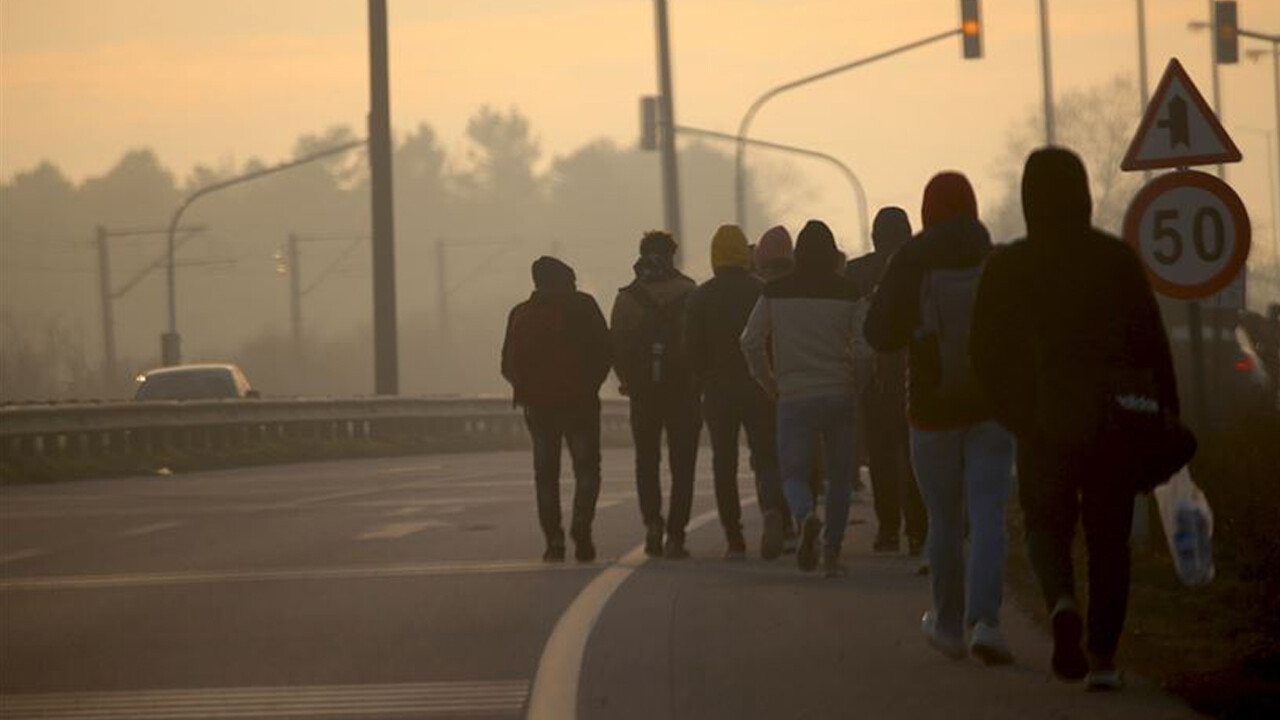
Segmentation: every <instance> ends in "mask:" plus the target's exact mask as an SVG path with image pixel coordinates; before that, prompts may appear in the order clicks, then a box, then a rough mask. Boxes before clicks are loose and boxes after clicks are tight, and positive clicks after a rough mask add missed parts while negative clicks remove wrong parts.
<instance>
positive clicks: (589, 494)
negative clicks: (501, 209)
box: [502, 257, 612, 562]
mask: <svg viewBox="0 0 1280 720" xmlns="http://www.w3.org/2000/svg"><path fill="white" fill-rule="evenodd" d="M533 284H534V288H535V289H534V291H533V294H532V295H531V296H530V297H529V299H528V300H526V301H524V302H522V303H520V304H519V305H516V306H515V308H513V309H512V310H511V314H510V316H508V318H507V333H506V338H505V339H504V340H503V343H502V376H503V377H505V378H506V379H507V381H508V382H510V383H511V385H512V387H513V388H514V390H515V396H514V400H515V404H516V405H519V406H522V407H523V408H524V418H525V425H526V426H527V427H528V428H529V436H530V438H531V439H532V441H533V475H534V484H535V486H536V488H537V501H538V522H539V524H540V525H541V526H542V534H543V536H544V537H545V538H546V542H547V546H546V552H545V553H544V554H543V556H542V559H543V560H546V561H548V562H557V561H562V560H564V552H565V546H564V529H563V527H562V526H561V518H560V443H561V440H563V441H564V444H566V445H568V446H569V455H570V457H572V458H573V478H574V492H573V518H572V521H571V524H570V531H569V534H570V536H571V537H572V538H573V542H574V557H576V558H577V560H578V561H579V562H591V561H592V560H594V559H595V557H596V548H595V543H594V541H593V540H592V537H591V523H592V520H593V519H594V517H595V511H596V499H597V498H598V497H599V496H600V397H599V393H600V386H601V385H602V384H604V381H605V378H607V377H608V376H609V365H610V363H611V360H612V347H611V344H610V341H609V329H608V327H606V326H605V323H604V315H603V313H601V312H600V307H599V306H598V305H597V304H596V301H595V299H594V298H592V297H591V296H590V295H588V294H586V293H584V292H579V291H578V290H577V288H576V278H575V276H574V273H573V269H572V268H570V267H569V266H568V265H566V264H565V263H563V262H561V261H559V260H557V259H555V258H552V257H541V258H538V259H537V260H536V261H534V263H533Z"/></svg>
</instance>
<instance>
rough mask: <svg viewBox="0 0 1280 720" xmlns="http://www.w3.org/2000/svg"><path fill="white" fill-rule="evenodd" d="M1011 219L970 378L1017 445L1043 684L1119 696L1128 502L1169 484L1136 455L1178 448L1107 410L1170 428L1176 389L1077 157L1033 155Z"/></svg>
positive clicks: (989, 271)
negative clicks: (1043, 646) (1013, 226)
mask: <svg viewBox="0 0 1280 720" xmlns="http://www.w3.org/2000/svg"><path fill="white" fill-rule="evenodd" d="M1022 210H1023V214H1024V215H1025V216H1026V221H1027V236H1026V238H1025V239H1021V240H1018V241H1016V242H1013V243H1011V244H1010V245H1008V246H1007V247H1004V248H1002V249H1000V250H999V251H997V252H996V253H994V254H993V255H992V256H991V259H990V261H989V262H988V263H987V268H986V271H985V273H984V274H983V277H982V283H981V285H980V286H979V288H978V297H977V304H976V307H975V309H974V317H973V336H972V343H973V345H972V357H973V369H974V372H975V374H976V375H977V377H978V380H979V382H981V383H982V385H983V387H985V388H986V390H987V392H988V393H989V396H990V398H991V401H992V403H993V406H994V409H995V412H996V417H998V418H999V419H1000V421H1001V422H1002V423H1004V424H1005V426H1006V427H1008V428H1010V429H1011V430H1012V431H1013V432H1014V434H1015V435H1016V436H1017V438H1018V452H1017V455H1018V459H1017V463H1018V499H1019V501H1020V502H1021V505H1022V512H1023V515H1024V517H1025V519H1026V528H1027V538H1026V541H1027V549H1028V554H1029V555H1030V558H1031V566H1032V569H1033V570H1035V574H1036V578H1037V579H1038V580H1039V583H1040V588H1041V590H1042V592H1043V594H1044V600H1045V603H1046V605H1047V607H1048V608H1049V610H1050V612H1051V613H1052V615H1051V617H1052V625H1053V655H1052V657H1051V661H1050V662H1051V664H1052V667H1053V671H1054V674H1055V675H1057V676H1058V678H1059V679H1061V680H1066V681H1079V680H1081V679H1084V680H1085V684H1086V686H1088V687H1092V688H1099V689H1114V688H1118V687H1119V686H1120V685H1121V677H1120V673H1119V671H1118V670H1117V669H1116V664H1115V653H1116V648H1117V647H1118V646H1119V642H1120V636H1121V632H1122V630H1123V629H1124V619H1125V613H1126V610H1127V606H1128V602H1129V599H1128V593H1129V533H1130V528H1131V523H1132V521H1133V504H1134V502H1133V501H1134V495H1135V493H1136V492H1138V491H1143V490H1149V489H1150V487H1149V485H1153V484H1155V483H1158V482H1161V481H1163V480H1165V479H1167V478H1168V475H1167V474H1166V475H1164V477H1159V476H1158V475H1155V476H1151V477H1148V478H1147V480H1146V482H1147V484H1148V486H1147V487H1145V488H1144V487H1143V486H1142V483H1143V480H1142V476H1143V474H1144V473H1143V472H1142V468H1141V467H1135V466H1134V463H1133V455H1134V453H1135V452H1136V453H1138V454H1139V457H1140V459H1141V458H1142V456H1145V455H1146V453H1149V452H1154V453H1157V455H1156V456H1155V457H1156V458H1157V459H1159V458H1160V455H1162V454H1163V453H1166V452H1171V451H1174V452H1176V451H1178V449H1179V446H1180V443H1179V442H1178V441H1177V438H1176V437H1175V438H1171V440H1172V441H1166V442H1150V441H1144V440H1140V439H1138V438H1141V437H1142V435H1139V434H1138V432H1140V426H1138V425H1135V424H1131V422H1132V421H1133V420H1134V419H1135V418H1134V417H1132V416H1137V415H1140V414H1145V413H1127V412H1118V411H1120V410H1122V408H1123V405H1124V398H1126V397H1134V396H1138V397H1141V398H1142V400H1143V402H1142V403H1141V405H1143V406H1147V407H1150V408H1152V412H1151V415H1152V419H1153V420H1159V419H1160V417H1159V415H1158V414H1157V412H1158V413H1162V414H1163V415H1164V416H1165V418H1166V419H1176V418H1177V417H1178V413H1179V409H1180V408H1179V401H1178V386H1177V381H1176V378H1175V376H1174V370H1173V361H1172V358H1171V355H1170V352H1169V341H1168V338H1167V337H1166V336H1165V331H1164V325H1163V324H1162V322H1161V319H1160V308H1159V306H1158V305H1157V304H1156V299H1155V296H1154V295H1153V294H1152V292H1151V287H1150V285H1149V283H1148V282H1147V278H1146V274H1145V272H1144V271H1143V269H1142V264H1141V261H1140V260H1139V259H1138V257H1137V255H1136V254H1135V253H1134V252H1133V251H1132V250H1131V249H1130V248H1129V247H1128V246H1127V245H1125V244H1124V243H1123V242H1121V241H1120V240H1119V239H1117V238H1116V237H1114V236H1112V235H1110V234H1108V233H1105V232H1102V231H1101V230H1098V229H1096V228H1094V227H1092V225H1091V215H1092V212H1093V202H1092V199H1091V198H1090V195H1089V178H1088V174H1087V173H1086V171H1085V168H1084V164H1083V163H1081V162H1080V158H1079V157H1077V156H1076V155H1075V153H1073V152H1071V151H1070V150H1067V149H1065V148H1053V147H1050V148H1042V149H1040V150H1036V151H1035V152H1033V153H1031V155H1030V156H1029V157H1028V158H1027V163H1026V168H1025V170H1024V171H1023V175H1022ZM1142 386H1145V387H1142ZM1126 415H1128V416H1130V417H1128V418H1127V419H1126V418H1125V416H1126ZM1115 421H1120V423H1121V424H1119V425H1116V424H1114V422H1115ZM1143 424H1145V423H1143ZM1108 438H1109V439H1110V441H1108ZM1184 442H1185V440H1184ZM1191 442H1192V446H1191V448H1190V451H1191V452H1194V440H1192V441H1191ZM1185 450H1186V448H1185V446H1183V451H1184V452H1185ZM1188 457H1189V456H1188ZM1186 459H1188V458H1186V457H1184V458H1180V459H1175V460H1174V461H1173V462H1172V466H1176V467H1181V464H1182V463H1185V461H1186ZM1143 464H1145V463H1143ZM1176 467H1175V469H1176ZM1165 470H1166V471H1168V472H1169V473H1172V471H1170V470H1168V467H1165ZM1077 524H1080V525H1083V528H1084V538H1085V547H1086V549H1087V552H1088V557H1089V584H1088V586H1089V590H1088V593H1089V604H1088V627H1087V630H1088V637H1087V639H1086V640H1085V646H1084V648H1082V647H1081V640H1082V639H1083V638H1082V635H1083V634H1084V631H1085V627H1084V621H1083V619H1082V617H1081V611H1080V607H1079V605H1078V604H1077V599H1076V579H1075V568H1074V566H1073V563H1072V557H1071V556H1072V546H1073V545H1074V544H1075V537H1076V526H1077ZM1086 652H1087V655H1086Z"/></svg>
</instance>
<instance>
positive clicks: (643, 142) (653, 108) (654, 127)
mask: <svg viewBox="0 0 1280 720" xmlns="http://www.w3.org/2000/svg"><path fill="white" fill-rule="evenodd" d="M640 149H641V150H657V149H658V98H657V96H655V95H646V96H644V97H642V98H640Z"/></svg>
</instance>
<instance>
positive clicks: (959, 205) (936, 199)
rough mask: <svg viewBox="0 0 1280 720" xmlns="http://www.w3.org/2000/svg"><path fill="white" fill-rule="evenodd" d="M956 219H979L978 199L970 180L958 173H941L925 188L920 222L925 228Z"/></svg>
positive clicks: (930, 180)
mask: <svg viewBox="0 0 1280 720" xmlns="http://www.w3.org/2000/svg"><path fill="white" fill-rule="evenodd" d="M955 217H969V218H974V219H977V217H978V199H977V198H976V197H974V194H973V186H972V185H970V184H969V179H968V178H966V177H965V176H964V175H961V174H960V173H958V172H952V171H948V172H941V173H938V174H937V175H934V176H933V177H932V178H930V179H929V182H928V184H927V185H925V186H924V199H923V200H922V201H921V203H920V220H921V222H923V223H924V226H925V228H926V229H927V228H929V227H931V226H933V225H937V224H938V223H942V222H946V221H948V220H950V219H952V218H955Z"/></svg>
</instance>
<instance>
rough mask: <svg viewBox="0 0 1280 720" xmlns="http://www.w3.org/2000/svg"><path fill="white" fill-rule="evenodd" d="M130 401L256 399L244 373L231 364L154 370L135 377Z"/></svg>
mask: <svg viewBox="0 0 1280 720" xmlns="http://www.w3.org/2000/svg"><path fill="white" fill-rule="evenodd" d="M137 382H138V389H137V391H135V392H134V394H133V399H134V400H235V399H248V398H256V397H258V391H257V390H254V389H253V387H252V386H250V385H249V380H248V378H246V377H245V375H244V372H243V371H242V370H241V369H240V368H239V367H238V366H236V365H234V364H231V363H201V364H192V365H176V366H174V367H163V368H155V369H153V370H148V371H146V372H144V373H141V374H139V375H138V377H137Z"/></svg>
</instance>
